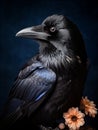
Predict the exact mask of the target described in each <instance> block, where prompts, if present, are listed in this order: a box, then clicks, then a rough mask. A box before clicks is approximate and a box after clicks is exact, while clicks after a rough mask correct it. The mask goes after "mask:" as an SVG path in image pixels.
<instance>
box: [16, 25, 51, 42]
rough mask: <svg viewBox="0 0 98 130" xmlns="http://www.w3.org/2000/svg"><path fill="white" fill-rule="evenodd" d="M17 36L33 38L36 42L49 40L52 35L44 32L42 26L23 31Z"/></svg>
mask: <svg viewBox="0 0 98 130" xmlns="http://www.w3.org/2000/svg"><path fill="white" fill-rule="evenodd" d="M16 36H18V37H26V38H33V39H36V40H47V39H48V37H49V36H50V35H49V34H48V33H46V32H44V31H43V30H42V25H38V26H33V27H28V28H25V29H22V30H21V31H19V32H18V33H17V34H16Z"/></svg>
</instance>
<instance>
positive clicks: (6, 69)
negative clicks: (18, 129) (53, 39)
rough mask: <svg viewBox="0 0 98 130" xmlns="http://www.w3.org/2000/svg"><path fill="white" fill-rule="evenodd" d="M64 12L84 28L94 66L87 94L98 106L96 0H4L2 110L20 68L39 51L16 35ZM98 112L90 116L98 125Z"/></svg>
mask: <svg viewBox="0 0 98 130" xmlns="http://www.w3.org/2000/svg"><path fill="white" fill-rule="evenodd" d="M52 14H64V15H66V16H67V17H68V18H69V19H71V20H72V21H73V22H74V23H76V25H77V26H78V28H79V29H80V31H81V33H82V35H83V38H84V41H85V46H86V49H87V54H88V57H89V62H90V68H89V73H88V78H87V81H86V84H85V90H84V95H87V96H88V98H89V99H91V100H93V101H94V102H95V103H96V105H97V108H98V57H97V56H98V4H97V1H95V0H81V1H80V0H32V1H30V0H2V1H1V2H0V110H1V108H2V106H3V105H4V103H5V101H6V99H7V96H8V93H9V90H10V88H11V87H12V84H13V82H14V79H15V77H16V76H17V74H18V72H19V70H20V68H21V67H22V66H23V65H24V63H26V61H28V60H29V59H30V58H31V57H32V56H34V55H35V54H36V53H37V52H38V44H36V42H35V41H33V40H29V39H22V38H16V37H15V34H16V33H17V32H18V31H19V30H21V29H22V28H25V27H29V26H32V25H37V24H40V23H41V22H42V21H43V20H44V19H45V18H46V17H47V16H49V15H52ZM97 120H98V116H96V118H94V119H91V118H90V119H87V122H88V124H91V125H93V126H95V127H96V128H97Z"/></svg>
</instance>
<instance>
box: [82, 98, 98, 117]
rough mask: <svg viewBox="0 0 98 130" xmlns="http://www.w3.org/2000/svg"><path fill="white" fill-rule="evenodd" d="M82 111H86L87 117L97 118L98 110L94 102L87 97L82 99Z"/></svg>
mask: <svg viewBox="0 0 98 130" xmlns="http://www.w3.org/2000/svg"><path fill="white" fill-rule="evenodd" d="M80 109H81V110H84V112H85V114H86V115H89V116H91V117H95V115H96V114H97V108H96V105H95V104H94V102H93V101H90V100H89V99H88V98H87V97H85V98H82V100H81V103H80Z"/></svg>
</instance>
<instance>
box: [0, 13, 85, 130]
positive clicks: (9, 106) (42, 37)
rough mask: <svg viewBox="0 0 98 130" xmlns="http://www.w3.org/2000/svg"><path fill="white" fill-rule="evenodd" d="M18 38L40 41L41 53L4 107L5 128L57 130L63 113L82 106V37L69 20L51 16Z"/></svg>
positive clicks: (20, 77)
mask: <svg viewBox="0 0 98 130" xmlns="http://www.w3.org/2000/svg"><path fill="white" fill-rule="evenodd" d="M16 36H18V37H26V38H32V39H34V40H37V41H38V43H39V54H37V55H36V56H34V57H33V58H31V60H30V61H28V62H27V64H26V65H25V66H24V67H23V68H22V69H21V70H20V72H19V74H18V76H17V78H16V80H15V82H14V85H13V87H12V89H11V91H10V93H9V97H8V101H7V103H6V105H5V109H4V113H3V116H2V117H3V119H2V121H1V122H2V125H4V126H6V128H11V127H12V128H14V129H15V128H16V127H17V128H23V126H24V127H26V125H27V128H28V126H30V125H31V126H32V128H34V126H39V125H43V126H45V127H56V126H57V125H58V122H59V120H60V119H62V114H63V112H65V111H67V110H68V108H70V107H77V106H79V103H80V100H81V97H82V93H83V89H84V83H85V80H86V76H87V54H86V49H85V45H84V41H83V38H82V35H81V33H80V31H79V30H78V28H77V26H76V25H75V24H74V23H73V22H72V21H70V20H69V19H68V18H67V17H65V16H63V15H52V16H49V17H47V18H46V19H45V20H44V21H43V22H42V24H41V25H38V26H33V27H29V28H26V29H23V30H21V31H19V32H18V33H17V34H16ZM15 124H17V125H15ZM14 125H15V126H14ZM22 125H23V126H22ZM34 130H35V128H34Z"/></svg>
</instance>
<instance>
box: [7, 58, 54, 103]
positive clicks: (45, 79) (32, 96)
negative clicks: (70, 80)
mask: <svg viewBox="0 0 98 130" xmlns="http://www.w3.org/2000/svg"><path fill="white" fill-rule="evenodd" d="M55 82H56V74H55V72H54V71H53V70H51V69H49V68H46V67H44V65H43V64H42V63H41V62H40V61H39V60H38V59H37V57H34V58H32V59H31V60H30V61H29V62H28V63H27V64H26V65H25V67H23V68H22V69H21V70H20V72H19V74H18V76H17V78H16V80H15V82H14V85H13V87H12V89H11V91H10V93H9V97H15V98H19V99H23V100H34V101H35V100H38V99H40V98H41V96H43V95H45V93H47V92H48V91H49V90H50V89H51V88H52V87H53V84H54V83H55Z"/></svg>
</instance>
